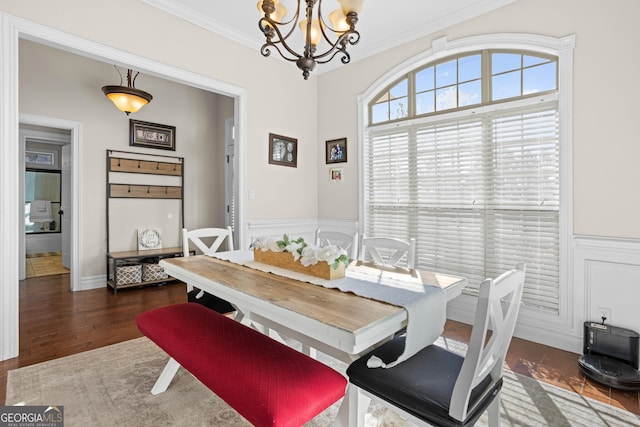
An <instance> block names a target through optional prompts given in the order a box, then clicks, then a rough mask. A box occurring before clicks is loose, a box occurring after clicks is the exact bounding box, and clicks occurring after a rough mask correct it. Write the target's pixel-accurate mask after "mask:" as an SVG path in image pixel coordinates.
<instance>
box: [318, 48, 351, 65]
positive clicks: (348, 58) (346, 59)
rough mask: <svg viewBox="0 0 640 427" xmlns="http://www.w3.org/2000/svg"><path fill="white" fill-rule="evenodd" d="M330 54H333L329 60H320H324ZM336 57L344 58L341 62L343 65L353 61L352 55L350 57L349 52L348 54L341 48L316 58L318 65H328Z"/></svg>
mask: <svg viewBox="0 0 640 427" xmlns="http://www.w3.org/2000/svg"><path fill="white" fill-rule="evenodd" d="M329 54H331V56H330V57H329V58H327V59H324V60H321V59H320V58H324V57H325V56H327V55H329ZM336 55H342V57H341V58H340V62H342V63H343V64H348V63H349V62H350V61H351V55H349V52H347V50H346V49H345V48H339V47H337V48H335V49H333V50H330V51H328V52H325V53H323V54H322V56H318V57H316V58H315V60H316V62H317V63H318V64H326V63H327V62H330V61H331V60H332V59H333V58H335V57H336Z"/></svg>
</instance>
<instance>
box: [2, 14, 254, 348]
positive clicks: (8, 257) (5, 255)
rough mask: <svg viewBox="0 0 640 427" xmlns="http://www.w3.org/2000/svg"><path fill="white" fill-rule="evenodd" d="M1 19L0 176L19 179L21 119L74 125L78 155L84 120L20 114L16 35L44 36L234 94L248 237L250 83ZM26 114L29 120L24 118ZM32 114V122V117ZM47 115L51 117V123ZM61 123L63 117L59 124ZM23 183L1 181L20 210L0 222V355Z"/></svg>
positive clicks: (241, 219) (77, 274) (12, 337)
mask: <svg viewBox="0 0 640 427" xmlns="http://www.w3.org/2000/svg"><path fill="white" fill-rule="evenodd" d="M3 18H4V19H3V20H2V22H1V23H0V27H2V29H3V31H2V32H1V35H0V39H1V41H2V46H5V47H8V48H6V49H0V57H1V58H2V60H0V63H1V64H3V67H0V68H1V70H0V86H1V87H3V88H5V89H6V90H5V91H4V92H3V96H2V97H1V98H0V104H1V105H2V106H1V107H0V166H1V167H0V182H4V183H11V182H14V183H15V182H16V181H17V180H19V179H20V175H21V174H20V173H19V171H18V169H19V168H18V166H17V164H16V163H17V162H18V159H20V156H19V148H18V145H19V144H17V143H16V142H17V141H18V140H19V138H18V123H26V124H29V123H30V124H36V125H45V126H50V127H54V128H56V127H57V128H63V129H70V130H71V140H72V143H71V147H72V151H73V156H72V158H73V159H76V160H79V159H80V154H79V151H80V144H79V135H80V124H79V123H77V122H70V121H65V120H57V121H56V120H52V119H45V123H40V122H39V121H38V120H37V119H39V118H40V117H37V116H31V115H25V114H20V113H19V111H18V105H19V103H18V98H19V96H18V87H19V82H18V73H17V72H16V71H17V70H18V69H19V57H18V52H19V51H18V49H17V46H18V41H19V39H20V38H29V39H31V40H36V41H42V42H44V43H45V44H49V45H55V46H56V47H58V48H61V49H63V50H68V51H72V52H75V53H78V54H80V55H85V56H90V57H93V58H96V59H99V60H103V61H108V62H111V63H114V64H117V65H120V66H125V65H126V66H128V67H129V68H135V69H137V70H139V71H141V72H143V73H149V74H151V75H155V76H159V77H163V78H166V79H168V80H173V81H176V82H180V83H184V84H187V85H190V86H194V87H198V88H201V89H204V90H209V91H212V92H216V93H219V94H223V95H227V96H230V97H232V98H233V99H234V100H235V103H234V114H233V115H234V117H235V125H236V126H235V129H236V135H235V136H236V140H235V161H234V169H235V179H236V180H237V182H238V186H237V188H238V190H237V194H238V195H240V196H241V199H240V198H239V200H238V203H237V205H236V207H235V209H236V211H237V214H236V215H237V218H238V227H237V233H236V234H238V238H239V241H240V242H243V241H244V238H243V237H244V234H245V228H246V227H245V226H244V223H245V212H244V206H245V203H244V202H245V199H246V196H245V194H246V191H245V182H244V181H245V175H246V174H245V165H246V150H245V146H246V144H247V122H248V120H247V117H248V106H247V91H246V89H244V88H242V87H239V86H235V85H233V84H229V83H226V82H222V81H219V80H217V79H215V78H212V77H209V76H204V75H202V74H197V73H194V72H190V71H187V70H184V69H182V68H177V67H173V66H169V65H167V64H164V63H160V62H158V61H154V60H152V59H149V58H143V57H140V56H137V55H135V54H131V53H128V52H126V51H123V50H118V49H115V48H109V47H106V46H104V45H101V44H98V43H96V42H93V41H91V40H88V39H82V38H78V37H69V35H68V34H65V33H62V32H59V31H57V30H54V29H52V28H48V27H45V26H42V25H39V24H35V23H32V22H29V21H25V20H22V19H15V18H13V17H10V16H5V15H3ZM25 119H26V120H25ZM31 119H33V122H30V120H31ZM47 121H48V123H47ZM60 123H63V124H62V125H60ZM78 163H79V162H78V161H76V162H74V163H73V165H72V202H73V200H75V201H77V200H78V195H79V182H78V181H79V179H78V177H79V167H78ZM19 190H20V189H19V188H18V186H11V185H4V186H2V191H1V193H2V195H3V198H4V202H5V203H8V206H12V208H13V209H15V211H14V212H16V215H9V216H7V218H6V220H4V221H1V222H0V234H1V235H2V236H3V239H1V240H0V254H1V255H2V256H0V271H2V280H0V282H1V283H2V286H0V295H1V296H2V298H0V319H2V322H0V360H5V359H9V358H12V357H15V356H17V355H18V330H19V328H18V324H19V311H18V292H19V286H18V273H19V271H18V270H19V269H18V265H19V258H20V255H19V254H20V253H21V252H22V250H23V249H22V248H19V250H18V251H16V243H18V244H19V242H20V238H19V236H20V235H21V234H22V233H21V232H20V231H21V228H20V226H19V218H18V217H19V216H18V215H17V212H18V207H19V204H20V191H19ZM79 220H80V219H79V209H78V203H73V204H72V212H71V223H72V226H71V236H70V237H71V254H70V256H71V274H70V277H69V279H70V286H71V290H72V291H74V290H79V289H80V278H81V277H82V271H81V270H82V265H81V263H80V262H79V254H80V253H81V252H82V241H81V239H80V238H79V229H80V227H79ZM85 281H86V282H87V284H89V285H91V284H93V283H94V282H96V283H98V282H101V283H102V282H103V280H102V278H100V277H97V278H93V277H90V278H86V280H85Z"/></svg>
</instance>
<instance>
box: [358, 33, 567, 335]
mask: <svg viewBox="0 0 640 427" xmlns="http://www.w3.org/2000/svg"><path fill="white" fill-rule="evenodd" d="M574 47H575V36H574V35H570V36H566V37H561V38H555V37H547V36H539V35H531V34H489V35H482V36H472V37H468V38H463V39H458V40H455V41H448V40H447V38H446V37H442V38H439V39H435V40H434V41H433V43H432V48H431V49H429V50H427V51H425V52H423V53H422V54H419V55H417V56H415V57H413V58H410V59H408V60H407V61H405V62H403V63H401V64H399V65H397V66H396V67H394V68H393V69H391V70H390V71H388V72H387V73H385V74H384V75H383V76H381V77H380V78H379V79H378V80H376V81H375V82H374V83H373V84H372V85H371V86H370V87H369V88H368V89H367V90H366V91H365V92H363V93H362V94H361V95H359V96H358V147H359V150H360V151H359V152H361V153H362V152H364V151H363V150H364V143H365V137H366V136H365V135H366V134H365V129H366V128H367V126H368V124H369V123H368V120H369V103H370V102H371V101H372V100H373V99H374V98H375V97H376V96H378V95H379V93H380V91H382V90H384V89H385V88H387V87H388V86H389V85H391V84H392V83H393V82H394V81H396V80H397V79H399V78H401V77H402V76H403V75H406V74H407V73H409V72H411V71H412V70H415V69H418V68H420V67H422V66H425V65H427V64H429V63H431V62H434V61H438V60H440V59H443V58H446V57H450V56H455V55H461V54H464V53H468V52H473V51H479V50H483V49H505V50H523V51H529V52H531V53H533V54H535V53H540V54H546V55H552V56H556V57H557V58H558V88H559V96H558V108H559V110H560V119H559V120H560V203H561V207H560V212H559V221H560V224H559V226H560V228H559V244H560V263H559V264H560V265H559V266H560V277H559V281H560V283H559V295H558V297H559V312H558V314H555V313H546V312H544V311H541V310H537V309H535V308H528V307H523V309H522V310H521V311H520V320H519V322H518V325H519V327H518V329H517V330H516V333H519V335H520V336H527V337H528V338H529V339H532V340H535V341H539V342H548V343H550V345H553V344H554V342H555V341H558V342H561V341H562V339H563V337H566V334H569V333H571V332H572V331H573V328H574V325H572V321H573V318H574V316H573V313H574V307H573V305H572V302H573V294H574V290H573V289H572V287H571V283H572V268H571V264H572V256H571V254H572V246H571V235H572V230H573V225H572V217H573V209H572V206H573V200H572V187H573V185H572V139H573V135H572V98H573V89H572V88H573V50H574ZM412 120H416V119H409V120H407V121H406V123H409V124H410V123H411V122H412ZM363 157H364V156H359V158H358V175H359V183H360V184H359V185H360V187H359V194H360V195H359V197H358V199H359V200H358V215H359V224H360V228H361V229H360V230H359V231H360V232H361V233H362V232H363V231H364V230H363V227H364V217H365V206H364V197H363V194H364V191H363V190H364V189H363V183H364V164H363ZM474 307H475V297H471V296H468V295H462V296H461V297H459V298H457V299H456V300H455V301H453V303H451V304H450V305H449V308H448V314H449V317H450V318H453V319H456V320H460V321H464V322H468V323H472V321H473V317H472V315H473V312H474ZM577 309H579V307H578V308H577ZM549 334H551V335H554V336H553V337H550V336H549ZM557 346H558V347H562V345H557Z"/></svg>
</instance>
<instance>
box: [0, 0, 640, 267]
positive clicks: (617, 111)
mask: <svg viewBox="0 0 640 427" xmlns="http://www.w3.org/2000/svg"><path fill="white" fill-rule="evenodd" d="M0 10H2V11H5V12H7V13H9V14H12V15H15V16H20V17H24V18H26V19H28V20H30V21H33V22H37V23H41V24H43V25H46V26H49V27H52V28H55V29H59V30H62V31H65V32H68V33H70V34H73V35H76V36H79V37H82V38H86V39H89V40H92V41H96V42H99V43H103V44H105V45H107V46H110V47H114V48H117V49H121V50H123V51H127V52H133V53H135V54H138V55H140V56H144V57H149V58H152V59H154V60H157V61H160V62H162V63H166V64H169V65H172V66H175V67H179V68H183V69H186V70H189V71H192V72H195V73H200V74H203V75H205V76H208V77H212V78H215V79H218V80H220V81H224V82H228V83H230V84H233V85H236V86H238V87H241V88H244V89H246V91H247V94H248V96H247V100H248V111H247V113H248V116H247V121H248V123H247V135H246V138H247V164H246V167H247V169H246V183H247V187H246V191H247V192H253V193H254V194H255V196H256V197H255V199H254V200H246V199H247V194H241V195H240V196H241V198H243V199H245V200H246V219H247V220H257V219H260V220H263V219H266V220H268V219H281V218H311V217H316V216H318V217H325V218H344V219H356V218H357V215H358V210H357V206H358V205H357V200H358V191H357V156H358V147H357V144H356V141H357V132H358V130H357V126H356V118H357V114H356V105H357V104H356V96H357V95H358V94H361V93H362V92H363V91H365V90H366V89H367V88H368V87H369V86H370V85H371V84H372V83H373V82H374V81H375V80H376V79H377V78H378V77H380V76H381V75H383V74H384V73H385V72H387V71H388V70H390V69H391V68H393V67H394V66H395V65H397V64H398V63H400V62H402V61H404V60H406V59H408V58H410V57H412V56H414V55H416V54H418V53H420V52H423V51H424V50H426V49H428V48H430V47H431V42H432V40H433V39H434V38H438V37H441V36H447V38H448V39H449V40H455V39H458V38H462V37H467V36H473V35H480V34H487V33H501V32H521V33H533V34H542V35H549V36H556V37H560V36H565V35H569V34H575V35H576V49H575V67H574V117H573V119H574V129H573V132H574V144H573V154H574V155H573V167H574V171H573V172H574V177H573V179H574V192H573V199H574V227H573V228H574V230H573V231H574V233H575V234H584V235H594V236H613V237H630V238H638V237H640V221H638V220H637V218H639V217H640V196H639V195H638V192H637V190H636V183H637V182H640V168H638V167H637V159H638V158H640V143H639V141H638V137H637V133H636V126H634V119H635V115H636V114H634V113H635V112H636V111H637V107H636V105H635V104H636V102H637V101H636V100H637V99H638V98H639V95H640V93H639V92H640V83H639V82H638V79H637V76H636V75H635V73H636V70H637V69H638V68H639V67H638V66H639V65H640V63H639V62H640V59H638V57H637V55H631V54H630V53H632V52H634V51H635V45H634V43H635V42H636V41H637V40H638V38H639V37H638V36H639V33H640V29H638V27H637V26H636V25H635V22H634V19H635V16H637V15H638V12H640V3H638V2H637V1H634V0H616V1H615V2H610V3H604V2H598V1H594V0H589V1H587V2H585V1H582V0H565V1H563V2H557V1H552V0H540V1H537V0H520V1H518V2H516V3H513V4H511V5H508V6H506V7H504V8H501V9H499V10H497V11H494V12H490V13H487V14H485V15H483V16H480V17H478V18H476V19H473V20H470V21H468V22H466V23H464V24H461V25H457V26H454V27H451V28H449V29H447V30H445V31H439V32H437V33H436V34H434V35H433V37H424V38H422V39H419V40H416V41H414V42H411V43H406V44H405V45H403V46H400V47H398V48H395V49H393V50H390V51H387V52H384V53H382V54H379V55H376V56H374V57H369V58H363V59H360V60H359V59H358V57H357V50H356V49H354V50H353V54H352V56H353V59H354V61H355V62H352V63H351V64H349V65H346V66H342V67H339V68H338V69H336V70H334V71H331V72H328V73H325V74H322V75H320V76H319V77H317V76H312V77H311V78H310V80H309V81H304V80H303V79H302V78H300V75H299V71H298V70H297V69H296V68H295V67H294V66H292V65H291V64H289V63H284V62H283V61H278V60H276V59H272V58H269V59H265V58H263V57H262V56H260V54H259V53H258V52H257V49H251V48H248V47H246V46H242V45H238V44H235V43H233V42H231V41H229V40H227V39H224V38H222V37H220V36H217V35H215V34H212V33H210V32H208V31H206V30H204V29H202V28H200V27H197V26H195V25H192V24H189V23H187V22H185V21H182V20H180V19H176V18H174V17H171V16H170V15H168V14H166V13H164V12H162V11H159V10H157V9H156V8H153V7H150V6H148V5H146V4H145V3H143V2H132V1H127V0H114V1H111V2H109V3H104V2H95V1H91V2H88V1H84V0H64V1H57V2H50V1H46V0H32V1H21V2H15V1H12V0H0ZM123 10H126V11H127V14H122V11H123ZM576 10H580V11H581V13H579V14H578V13H576ZM71 11H72V12H73V14H71ZM141 20H144V22H151V23H153V24H154V25H138V24H139V22H140V21H141ZM113 22H118V25H117V28H118V29H122V28H127V31H117V30H114V28H113V26H112V23H113ZM363 37H366V34H363ZM609 76H612V77H613V78H612V79H611V80H609ZM90 77H91V81H87V82H86V84H87V88H89V87H90V88H92V89H93V88H98V87H100V86H101V85H104V84H107V83H113V82H114V79H113V77H114V73H113V71H112V70H109V69H108V68H107V69H105V70H103V71H100V72H97V71H96V73H95V74H91V75H90ZM50 83H52V82H50ZM67 83H68V82H67V81H65V80H61V81H59V82H57V83H56V84H58V85H60V84H67ZM157 84H158V83H154V79H152V78H151V77H149V76H142V77H141V78H140V79H139V81H138V86H140V87H142V88H144V89H146V90H149V91H150V92H151V93H155V92H154V90H156V91H157V90H159V88H158V87H157V86H156V85H157ZM22 95H23V94H22V91H21V96H22ZM91 96H92V97H93V96H95V98H96V99H99V100H100V102H105V101H104V100H103V99H101V97H102V95H101V94H100V93H99V92H97V93H96V94H95V95H94V94H92V95H91ZM21 102H22V99H21ZM24 102H27V101H26V100H25V101H24ZM155 102H156V100H154V103H155ZM157 105H160V104H159V103H158V104H157ZM152 107H153V103H152V104H150V105H149V106H148V107H147V108H148V110H143V111H141V112H140V113H139V116H138V117H140V118H141V119H148V120H149V121H154V122H160V123H162V122H167V123H171V114H169V113H158V112H155V111H153V110H152ZM38 108H41V107H38ZM70 108H75V107H73V106H70ZM207 108H208V107H207ZM21 111H23V110H22V109H21ZM78 111H79V110H78ZM25 112H29V113H33V114H45V113H47V111H38V110H34V111H25ZM79 112H80V111H79ZM97 112H99V114H105V113H106V114H117V111H114V110H113V107H111V106H109V105H108V104H106V103H105V104H104V105H103V108H100V109H98V110H97ZM49 113H50V111H49ZM152 113H153V114H152ZM147 114H148V115H147ZM143 115H146V116H143ZM97 116H98V115H97ZM62 118H65V119H70V120H77V119H78V118H77V117H74V114H67V113H65V116H64V117H62ZM93 120H96V119H93ZM95 126H96V130H97V132H98V133H100V132H103V131H105V132H106V131H107V130H108V129H107V126H106V125H105V124H104V123H103V122H100V121H98V123H95ZM127 126H128V124H126V120H122V129H121V131H120V132H123V133H124V134H126V127H127ZM83 132H84V127H83ZM269 132H274V133H278V134H282V135H286V136H291V137H295V138H298V141H299V160H298V168H295V169H294V168H288V167H281V166H273V165H268V164H267V135H268V133H269ZM177 135H178V147H179V148H180V144H181V142H180V141H181V138H182V136H181V133H180V130H179V131H178V133H177ZM85 136H86V135H83V137H85ZM341 137H347V138H348V141H349V162H348V163H343V164H340V166H341V167H343V168H344V175H343V177H344V181H343V182H342V183H332V182H330V181H329V179H328V169H329V166H328V165H325V164H324V155H325V153H324V141H326V140H329V139H335V138H341ZM122 143H124V142H122ZM83 144H85V145H84V146H83V161H85V160H86V162H87V165H86V166H84V165H83V171H84V170H85V168H87V169H88V170H93V169H94V167H97V166H99V167H102V164H103V157H102V156H103V149H104V148H105V147H106V145H107V143H106V142H104V143H103V144H102V146H101V147H100V149H99V150H98V151H97V155H96V152H95V151H93V150H94V148H93V147H92V146H91V141H90V140H89V139H87V138H83ZM92 156H93V157H92ZM93 159H95V160H93ZM100 170H101V169H100ZM187 170H189V167H187ZM99 179H100V180H103V179H104V178H102V174H100V178H99ZM199 184H201V183H199V182H195V183H191V184H190V185H199ZM82 185H83V194H84V191H85V190H84V188H85V187H87V186H88V187H89V188H92V189H99V190H100V192H99V193H95V194H96V195H97V199H99V201H97V202H96V203H103V202H102V194H103V192H102V187H101V184H100V183H99V181H98V183H96V182H93V181H91V180H89V182H86V183H85V182H83V183H82ZM316 189H317V190H318V197H315V195H314V193H315V191H316ZM91 197H93V195H92V196H91ZM87 203H88V202H87ZM83 206H86V205H83ZM85 209H86V208H85V207H83V210H82V215H83V216H85V217H86V218H93V215H92V213H91V212H85V211H84V210H85ZM98 210H100V211H102V209H101V208H100V209H98ZM96 211H97V210H96ZM97 215H99V214H97ZM87 227H88V226H87V225H85V227H84V229H83V230H82V231H83V233H88V234H91V233H94V231H91V230H87ZM99 240H100V239H99V238H92V239H90V241H87V242H84V243H83V246H84V247H85V248H86V247H89V248H91V247H93V246H94V245H101V242H100V241H99ZM97 254H98V250H97V249H96V250H95V254H94V256H92V258H93V259H95V260H97V259H98V258H97V257H98V255H97ZM83 275H84V274H83Z"/></svg>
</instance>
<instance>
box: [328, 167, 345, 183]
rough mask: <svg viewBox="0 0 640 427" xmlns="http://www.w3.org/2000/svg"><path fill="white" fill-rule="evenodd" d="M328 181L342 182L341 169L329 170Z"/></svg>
mask: <svg viewBox="0 0 640 427" xmlns="http://www.w3.org/2000/svg"><path fill="white" fill-rule="evenodd" d="M329 180H330V181H332V182H342V168H331V169H329Z"/></svg>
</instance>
